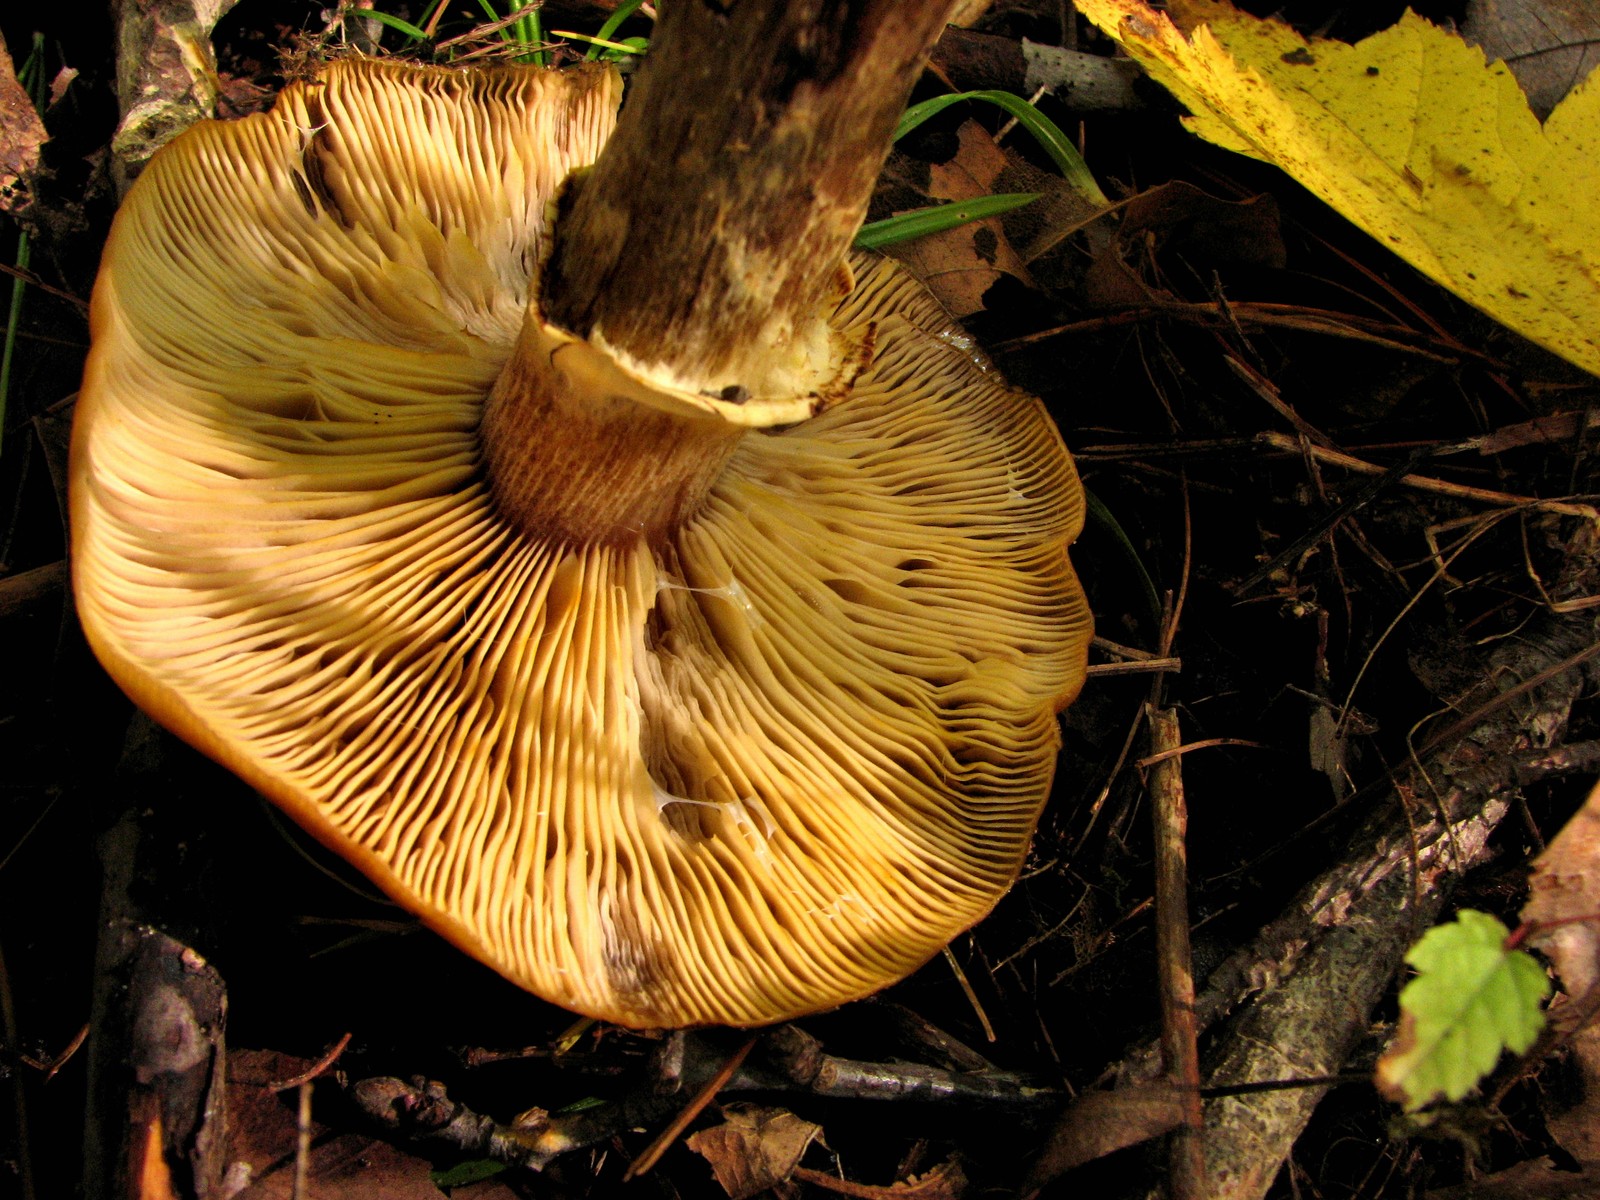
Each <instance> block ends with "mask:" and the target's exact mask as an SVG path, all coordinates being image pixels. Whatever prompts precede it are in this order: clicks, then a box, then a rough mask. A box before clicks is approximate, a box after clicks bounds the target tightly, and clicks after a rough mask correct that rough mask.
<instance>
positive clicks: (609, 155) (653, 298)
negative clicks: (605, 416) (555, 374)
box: [543, 0, 954, 396]
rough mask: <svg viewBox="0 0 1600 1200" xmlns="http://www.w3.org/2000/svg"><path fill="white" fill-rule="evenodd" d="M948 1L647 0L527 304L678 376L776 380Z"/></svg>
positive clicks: (763, 387) (809, 316)
mask: <svg viewBox="0 0 1600 1200" xmlns="http://www.w3.org/2000/svg"><path fill="white" fill-rule="evenodd" d="M953 7H954V4H953V3H952V0H734V2H732V3H730V2H728V0H678V2H676V3H673V4H670V5H663V6H662V11H661V18H660V20H659V21H658V23H657V26H656V33H655V36H654V38H653V39H652V41H651V46H650V54H649V58H648V59H647V60H646V62H645V65H644V68H643V70H642V71H641V72H640V76H639V79H638V81H637V82H636V83H635V84H634V85H633V91H632V93H631V94H630V96H629V99H628V102H627V104H626V106H625V107H624V109H623V112H622V115H621V117H620V119H619V123H618V126H617V132H616V133H615V135H613V137H612V139H611V141H610V142H609V143H608V144H607V146H606V148H605V150H604V152H603V153H602V154H601V156H600V159H599V161H598V162H597V163H596V164H595V166H594V167H593V168H592V170H591V171H590V172H589V173H588V174H586V175H584V176H582V177H580V178H579V179H577V180H576V181H575V182H574V184H573V186H572V187H571V188H570V190H569V194H568V196H567V198H566V201H565V203H564V211H563V214H562V216H561V218H560V219H559V221H558V223H557V229H556V237H555V245H554V249H553V252H552V255H551V258H550V262H549V265H548V268H547V271H546V276H545V280H546V282H545V289H544V292H545V294H544V298H543V305H544V314H545V316H546V317H547V318H548V319H549V320H550V321H552V322H553V323H554V324H556V325H559V326H561V327H563V328H565V329H568V330H571V331H572V332H574V333H576V334H578V335H580V336H583V337H592V336H593V335H595V334H599V335H601V336H602V337H603V339H604V342H605V343H606V344H607V345H609V346H611V347H613V348H614V349H616V350H617V351H620V352H621V354H622V355H623V356H624V357H625V359H626V360H627V361H631V362H634V363H637V364H640V365H641V366H642V367H644V368H646V369H647V370H649V371H650V372H651V373H652V374H653V375H654V376H655V377H657V378H663V379H668V380H671V381H672V382H673V383H675V384H676V385H677V386H679V387H683V388H687V389H689V390H692V391H703V392H706V393H709V394H718V393H721V392H723V391H724V390H725V389H730V388H731V389H742V390H743V391H744V392H746V393H748V394H754V395H758V396H760V395H774V394H779V393H781V392H783V391H789V392H790V394H793V391H794V385H793V383H792V380H793V379H794V378H795V377H796V375H797V373H798V374H799V377H800V378H801V379H802V380H803V379H804V378H805V373H806V371H807V367H806V366H805V365H804V364H802V363H800V362H797V361H796V360H799V359H804V358H805V357H807V356H808V355H810V357H812V358H813V359H814V358H815V347H816V345H817V342H818V330H819V323H820V321H821V320H822V318H823V316H824V315H825V312H824V310H825V308H826V307H827V300H828V299H829V298H830V295H831V294H833V293H834V292H835V291H836V289H837V279H838V276H837V271H838V268H839V265H840V263H841V261H842V260H843V257H844V255H845V252H846V251H847V250H848V249H849V247H850V242H851V240H852V239H853V238H854V237H855V233H856V230H857V229H858V228H859V227H860V225H861V221H862V219H863V218H864V216H865V215H866V210H867V202H868V200H869V199H870V197H871V194H872V186H873V181H874V180H875V179H876V178H877V175H878V172H879V170H880V169H881V168H882V166H883V161H884V159H885V157H886V156H887V155H888V150H889V143H890V138H891V135H892V133H893V131H894V125H895V121H896V120H897V118H898V117H899V114H900V112H901V110H902V109H903V108H904V106H905V102H906V98H907V96H908V95H909V94H910V92H911V88H912V85H913V84H914V83H915V82H916V80H917V77H918V76H919V74H920V73H921V71H922V66H923V63H924V61H925V60H926V58H927V54H928V52H929V50H931V48H932V46H933V43H934V42H935V41H936V40H937V38H938V35H939V33H940V32H941V31H942V30H943V28H944V25H945V22H946V19H947V17H948V16H949V14H950V12H951V11H952V9H953ZM816 365H817V366H819V367H820V366H822V364H816ZM823 371H824V374H825V375H826V374H828V373H830V372H828V370H827V369H826V368H825V367H824V368H823ZM801 386H802V390H803V388H804V384H802V385H801Z"/></svg>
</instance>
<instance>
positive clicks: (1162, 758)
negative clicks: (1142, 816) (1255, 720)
mask: <svg viewBox="0 0 1600 1200" xmlns="http://www.w3.org/2000/svg"><path fill="white" fill-rule="evenodd" d="M1155 744H1156V739H1155V737H1154V735H1152V736H1151V738H1150V746H1151V749H1152V753H1150V754H1147V755H1145V756H1144V757H1143V758H1141V759H1139V760H1138V761H1137V762H1136V763H1134V764H1133V765H1134V766H1136V767H1138V768H1139V769H1140V770H1144V769H1145V768H1147V767H1153V766H1155V765H1156V764H1157V763H1164V762H1167V761H1169V760H1171V759H1174V758H1182V757H1183V756H1184V755H1185V754H1188V753H1189V752H1190V751H1191V750H1210V749H1211V748H1212V747H1213V746H1249V747H1251V748H1252V749H1255V750H1266V749H1270V747H1268V746H1266V745H1265V744H1263V743H1261V742H1252V741H1251V740H1250V739H1249V738H1229V737H1214V738H1202V739H1201V740H1200V741H1198V742H1186V743H1184V744H1183V745H1181V746H1167V747H1165V748H1164V749H1161V750H1156V749H1155Z"/></svg>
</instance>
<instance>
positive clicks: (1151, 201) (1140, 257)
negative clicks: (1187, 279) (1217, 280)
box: [1083, 180, 1287, 308]
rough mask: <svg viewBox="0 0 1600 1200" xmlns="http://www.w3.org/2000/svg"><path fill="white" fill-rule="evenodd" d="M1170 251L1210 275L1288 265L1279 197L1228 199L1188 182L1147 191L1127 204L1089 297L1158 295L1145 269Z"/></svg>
mask: <svg viewBox="0 0 1600 1200" xmlns="http://www.w3.org/2000/svg"><path fill="white" fill-rule="evenodd" d="M1163 251H1165V252H1168V253H1170V254H1171V255H1173V256H1175V258H1176V259H1178V260H1181V261H1182V262H1184V263H1185V264H1187V265H1188V267H1189V268H1190V270H1192V271H1193V272H1194V273H1195V274H1197V275H1199V276H1201V277H1202V278H1206V279H1209V278H1210V277H1211V275H1212V274H1213V273H1214V272H1215V271H1216V270H1218V269H1219V268H1224V267H1230V266H1247V267H1265V268H1278V267H1282V266H1283V264H1284V261H1285V258H1286V257H1287V253H1286V251H1285V250H1284V246H1283V237H1282V233H1281V231H1280V223H1279V218H1278V203H1277V201H1276V200H1274V199H1273V198H1272V197H1271V196H1264V195H1263V196H1253V197H1251V198H1250V199H1248V200H1221V199H1218V198H1217V197H1215V196H1211V195H1208V194H1207V193H1205V192H1203V191H1201V190H1200V189H1199V188H1197V187H1195V186H1194V185H1193V184H1189V183H1184V182H1183V181H1182V180H1175V181H1173V182H1171V183H1163V184H1161V185H1160V186H1159V187H1154V188H1151V189H1150V190H1149V191H1147V192H1141V193H1140V194H1139V195H1137V196H1135V197H1133V199H1131V200H1129V201H1128V202H1127V204H1126V205H1124V206H1123V210H1122V219H1121V221H1120V222H1119V223H1118V225H1117V230H1116V234H1115V236H1114V237H1112V238H1111V239H1110V240H1109V241H1108V242H1107V243H1106V244H1104V245H1103V246H1101V247H1100V248H1099V249H1098V251H1097V252H1096V253H1095V256H1094V260H1093V262H1092V263H1091V264H1090V266H1089V270H1088V272H1087V273H1086V275H1085V277H1084V281H1083V294H1084V298H1085V299H1086V300H1087V301H1088V302H1089V303H1090V304H1092V305H1094V306H1095V307H1100V308H1116V307H1121V306H1125V305H1133V304H1146V303H1149V302H1150V301H1151V300H1152V299H1155V298H1156V293H1155V291H1153V290H1152V287H1151V286H1150V285H1149V284H1148V283H1147V282H1146V280H1145V275H1144V273H1143V272H1141V270H1140V267H1141V266H1143V265H1147V260H1148V259H1149V258H1151V257H1152V256H1153V255H1155V254H1157V253H1160V252H1163ZM1162 295H1166V293H1164V292H1163V293H1162Z"/></svg>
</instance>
